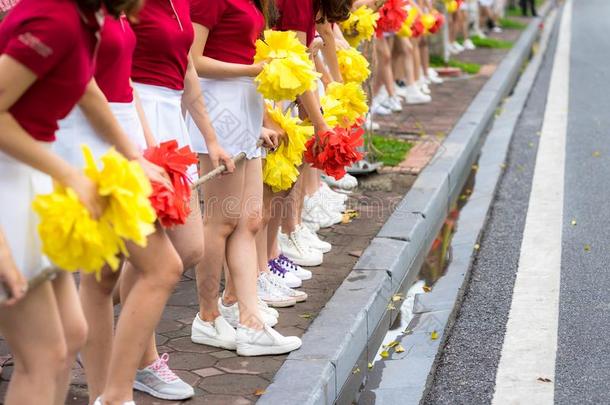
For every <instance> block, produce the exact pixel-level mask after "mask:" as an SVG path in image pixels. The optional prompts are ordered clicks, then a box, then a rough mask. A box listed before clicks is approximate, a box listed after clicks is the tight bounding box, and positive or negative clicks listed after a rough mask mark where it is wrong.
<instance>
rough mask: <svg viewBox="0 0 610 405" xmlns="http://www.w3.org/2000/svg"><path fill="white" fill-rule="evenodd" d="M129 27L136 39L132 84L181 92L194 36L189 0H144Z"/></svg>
mask: <svg viewBox="0 0 610 405" xmlns="http://www.w3.org/2000/svg"><path fill="white" fill-rule="evenodd" d="M132 28H133V31H134V32H135V34H136V39H137V43H136V50H135V52H134V54H133V66H132V68H131V78H132V79H133V81H135V82H138V83H144V84H152V85H155V86H162V87H167V88H170V89H174V90H182V89H184V76H185V75H186V67H187V65H188V53H189V51H190V49H191V45H192V43H193V37H194V33H193V25H192V23H191V17H190V11H189V0H147V1H146V3H145V5H144V8H143V9H142V11H140V13H139V15H138V21H137V22H136V23H133V24H132Z"/></svg>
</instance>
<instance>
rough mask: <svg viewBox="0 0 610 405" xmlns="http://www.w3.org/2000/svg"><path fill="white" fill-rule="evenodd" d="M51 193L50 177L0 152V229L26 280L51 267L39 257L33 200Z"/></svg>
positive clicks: (39, 250) (39, 249)
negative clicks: (40, 195) (37, 196)
mask: <svg viewBox="0 0 610 405" xmlns="http://www.w3.org/2000/svg"><path fill="white" fill-rule="evenodd" d="M43 144H44V145H48V146H50V145H49V144H48V143H43ZM52 190H53V182H52V180H51V177H49V176H47V175H46V174H44V173H42V172H39V171H37V170H35V169H33V168H32V167H30V166H28V165H26V164H24V163H21V162H19V161H17V160H15V159H13V158H12V157H10V156H8V155H7V154H5V153H3V152H0V195H1V196H2V198H0V227H1V228H2V232H4V236H5V237H6V240H7V241H8V245H9V247H10V250H11V254H12V255H13V259H14V260H15V264H16V265H17V268H18V269H19V271H21V273H22V274H23V275H24V276H25V277H26V278H27V279H28V280H29V279H31V278H33V277H35V276H36V275H37V274H39V273H40V272H41V271H42V270H43V269H44V268H45V267H47V266H49V265H50V262H49V260H48V259H47V257H46V256H44V255H43V254H42V243H41V241H40V238H39V236H38V229H37V227H38V216H37V215H36V213H35V212H34V210H33V209H32V201H33V200H34V197H35V196H36V195H37V194H48V193H50V192H51V191H52Z"/></svg>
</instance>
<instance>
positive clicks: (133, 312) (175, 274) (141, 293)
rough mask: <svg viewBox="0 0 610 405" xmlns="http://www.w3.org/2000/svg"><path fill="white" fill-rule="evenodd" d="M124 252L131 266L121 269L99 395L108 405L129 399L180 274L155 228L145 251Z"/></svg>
mask: <svg viewBox="0 0 610 405" xmlns="http://www.w3.org/2000/svg"><path fill="white" fill-rule="evenodd" d="M128 248H129V253H130V258H129V260H130V262H129V263H133V266H132V265H128V266H125V269H124V273H123V275H122V276H121V302H122V305H123V307H122V310H121V316H120V317H119V321H118V323H117V327H116V334H115V337H114V345H113V350H112V356H111V358H110V366H109V373H108V377H107V383H106V387H105V389H104V394H103V396H104V401H106V402H107V403H111V404H115V403H117V404H120V403H122V402H125V401H130V400H131V399H132V398H133V392H132V389H133V382H134V378H135V374H136V370H137V369H138V368H139V367H140V366H141V362H142V358H143V355H144V352H145V351H146V350H147V348H150V340H151V336H152V335H153V333H154V330H155V327H156V326H157V323H158V322H159V319H160V318H161V314H162V312H163V308H164V307H165V303H166V302H167V300H168V299H169V296H170V294H171V292H172V291H173V289H174V287H175V285H176V283H177V282H178V281H179V280H180V276H181V274H182V262H181V260H180V257H179V256H178V253H177V252H176V249H174V247H173V246H172V244H171V243H170V240H169V238H168V236H167V234H166V233H165V232H164V231H163V229H162V228H161V225H159V224H157V231H156V232H155V233H154V234H152V235H150V236H149V237H148V245H147V247H146V248H140V247H138V246H135V245H133V244H128ZM135 269H137V271H136V270H135ZM124 282H125V283H124ZM127 292H129V294H127ZM147 365H148V364H147Z"/></svg>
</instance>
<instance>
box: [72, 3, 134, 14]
mask: <svg viewBox="0 0 610 405" xmlns="http://www.w3.org/2000/svg"><path fill="white" fill-rule="evenodd" d="M75 1H76V4H78V6H79V7H80V8H81V10H84V11H93V12H95V11H98V10H99V9H100V8H102V6H104V7H105V8H106V11H107V12H108V14H110V15H111V16H113V17H115V18H118V17H119V16H120V15H121V14H122V13H125V14H127V15H128V16H129V15H132V14H133V13H135V12H137V11H138V9H139V8H140V5H141V0H75Z"/></svg>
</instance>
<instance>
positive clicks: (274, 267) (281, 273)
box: [268, 259, 286, 277]
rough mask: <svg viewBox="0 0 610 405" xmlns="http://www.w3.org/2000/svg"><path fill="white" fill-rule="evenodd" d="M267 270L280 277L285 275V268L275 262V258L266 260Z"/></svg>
mask: <svg viewBox="0 0 610 405" xmlns="http://www.w3.org/2000/svg"><path fill="white" fill-rule="evenodd" d="M268 265H269V270H271V271H272V272H273V273H275V274H277V275H278V276H280V277H286V269H285V268H283V267H282V265H281V264H280V263H278V262H277V259H272V260H269V262H268Z"/></svg>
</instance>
